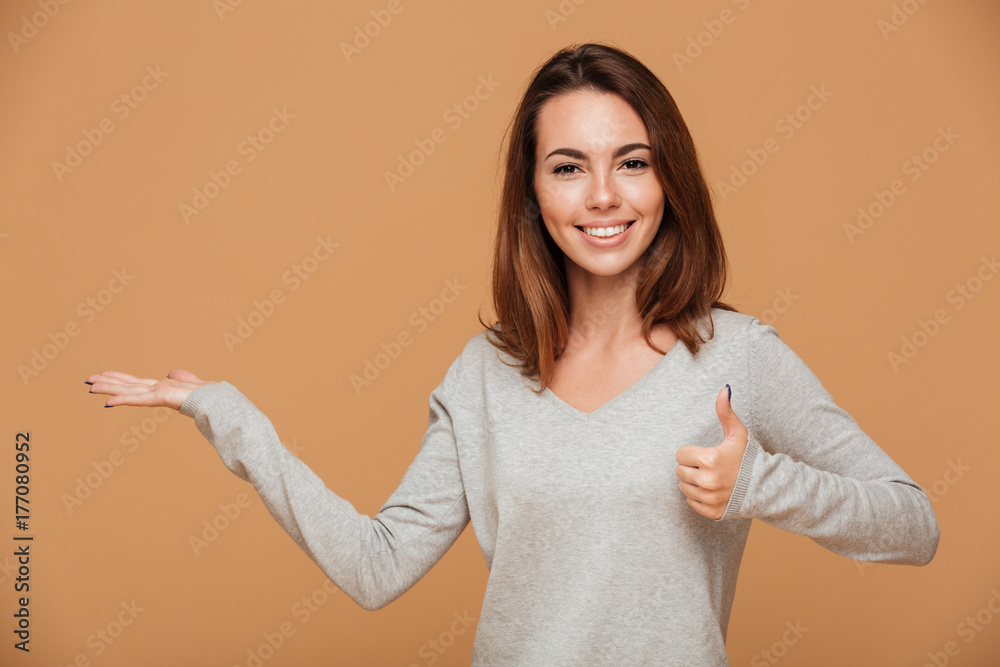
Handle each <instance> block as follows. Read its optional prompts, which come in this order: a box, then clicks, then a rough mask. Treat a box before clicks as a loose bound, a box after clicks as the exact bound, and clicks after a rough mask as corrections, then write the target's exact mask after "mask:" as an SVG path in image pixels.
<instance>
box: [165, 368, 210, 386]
mask: <svg viewBox="0 0 1000 667" xmlns="http://www.w3.org/2000/svg"><path fill="white" fill-rule="evenodd" d="M167 377H168V378H170V379H171V380H180V381H181V382H195V383H198V382H204V380H202V379H201V378H199V377H198V376H197V375H195V374H194V373H192V372H191V371H187V370H184V369H183V368H175V369H173V370H172V371H170V372H169V373H167Z"/></svg>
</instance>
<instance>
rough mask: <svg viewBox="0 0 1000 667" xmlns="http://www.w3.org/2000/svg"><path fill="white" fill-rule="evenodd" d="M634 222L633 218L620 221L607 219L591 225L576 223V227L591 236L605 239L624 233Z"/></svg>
mask: <svg viewBox="0 0 1000 667" xmlns="http://www.w3.org/2000/svg"><path fill="white" fill-rule="evenodd" d="M634 222H635V221H634V220H627V221H622V222H618V221H613V220H609V221H607V222H600V223H597V224H592V225H576V228H577V229H579V230H580V231H581V232H583V233H584V234H586V235H587V236H589V237H591V238H599V239H606V238H614V237H615V236H618V235H619V234H622V233H624V232H625V231H626V230H627V229H628V228H629V227H631V226H632V224H633V223H634ZM588 230H589V231H588Z"/></svg>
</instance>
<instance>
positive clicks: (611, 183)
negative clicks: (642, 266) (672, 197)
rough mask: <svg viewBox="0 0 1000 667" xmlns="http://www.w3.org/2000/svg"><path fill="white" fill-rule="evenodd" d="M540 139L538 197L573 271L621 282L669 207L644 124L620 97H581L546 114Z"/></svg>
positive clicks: (557, 102) (549, 106) (565, 99)
mask: <svg viewBox="0 0 1000 667" xmlns="http://www.w3.org/2000/svg"><path fill="white" fill-rule="evenodd" d="M536 135H537V143H538V147H537V152H536V155H535V174H534V186H535V195H536V196H537V198H538V204H539V207H540V208H541V214H542V220H543V221H544V222H545V228H546V229H548V231H549V234H551V236H552V239H553V240H554V241H555V242H556V244H557V245H558V246H559V247H560V248H561V249H562V251H563V253H565V255H566V260H567V267H566V268H567V271H568V272H570V273H576V272H575V271H573V269H572V267H571V266H569V263H572V264H574V265H576V266H578V267H580V268H581V269H583V270H584V271H586V272H589V273H591V274H595V275H600V276H616V275H619V274H621V273H622V272H624V271H625V270H626V269H628V268H629V267H631V266H632V265H633V264H634V263H635V262H636V260H637V259H638V258H639V257H640V256H641V255H642V253H643V252H644V251H645V250H646V248H648V247H649V244H650V243H651V242H652V240H653V237H654V236H656V230H657V229H659V227H660V221H661V220H662V218H663V209H664V205H665V204H664V201H665V200H664V195H663V189H662V188H661V187H660V183H659V181H658V180H657V178H656V174H655V173H654V172H653V167H652V166H651V158H652V155H651V152H650V147H649V136H648V135H647V133H646V128H645V126H644V125H643V123H642V120H641V119H640V118H639V116H638V114H636V112H635V111H634V110H633V109H632V107H630V106H629V105H628V103H627V102H626V101H625V100H624V99H622V98H621V97H620V96H618V95H615V94H608V93H597V92H593V91H584V90H580V91H574V92H572V93H566V94H563V95H558V96H556V97H553V98H551V99H550V100H548V101H547V102H546V103H545V104H544V105H543V106H542V108H541V110H540V111H539V115H538V119H537V126H536ZM609 228H611V229H609ZM623 229H624V231H623Z"/></svg>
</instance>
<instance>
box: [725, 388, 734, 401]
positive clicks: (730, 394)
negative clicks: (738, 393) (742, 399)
mask: <svg viewBox="0 0 1000 667" xmlns="http://www.w3.org/2000/svg"><path fill="white" fill-rule="evenodd" d="M726 391H728V392H729V400H730V401H731V400H733V389H732V387H730V386H729V385H728V384H727V385H726Z"/></svg>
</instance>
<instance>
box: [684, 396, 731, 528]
mask: <svg viewBox="0 0 1000 667" xmlns="http://www.w3.org/2000/svg"><path fill="white" fill-rule="evenodd" d="M715 414H716V415H718V417H719V421H720V422H721V423H722V432H723V433H724V434H725V437H724V438H723V440H722V444H720V445H716V446H715V447H698V446H695V445H685V446H684V447H681V448H680V449H678V450H677V463H678V465H677V468H676V470H675V472H676V473H677V477H679V478H680V480H681V481H680V489H681V493H683V494H684V495H685V496H687V502H688V505H690V506H691V507H693V508H694V511H696V512H698V514H702V515H704V516H707V517H708V518H709V519H721V518H722V515H723V514H725V513H726V505H728V504H729V498H730V496H732V495H733V487H734V486H736V478H737V477H738V476H739V473H740V464H741V463H742V462H743V452H744V451H746V448H747V441H748V438H749V433H748V432H747V428H746V426H744V425H743V422H741V421H740V418H739V417H737V416H736V412H734V411H733V406H732V405H731V404H730V402H729V388H728V387H723V389H722V391H720V392H719V395H718V396H717V397H716V398H715Z"/></svg>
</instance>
